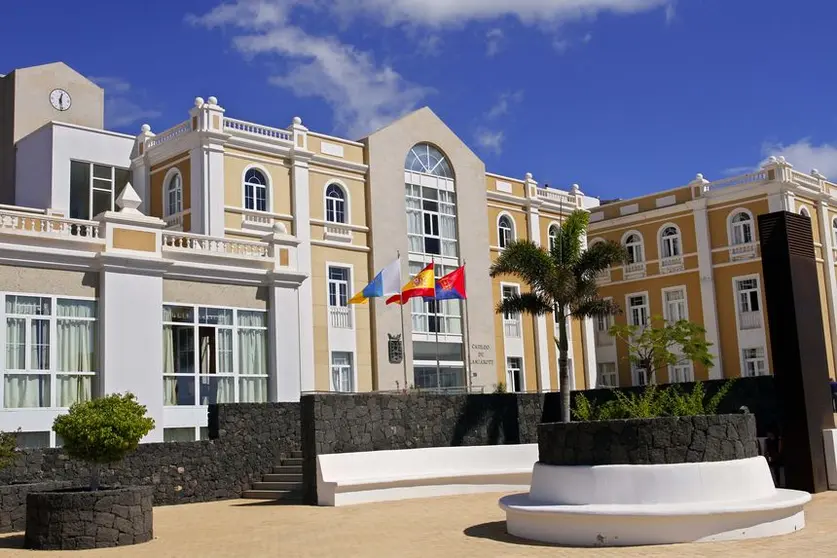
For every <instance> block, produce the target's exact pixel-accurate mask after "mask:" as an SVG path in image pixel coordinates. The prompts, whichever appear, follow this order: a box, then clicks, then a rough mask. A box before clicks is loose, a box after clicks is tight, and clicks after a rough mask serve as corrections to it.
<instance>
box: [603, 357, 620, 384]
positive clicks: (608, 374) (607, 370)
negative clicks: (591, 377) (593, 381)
mask: <svg viewBox="0 0 837 558" xmlns="http://www.w3.org/2000/svg"><path fill="white" fill-rule="evenodd" d="M598 368H599V374H598V383H599V385H598V387H600V388H605V387H619V375H618V374H617V373H616V363H615V362H600V363H599V365H598Z"/></svg>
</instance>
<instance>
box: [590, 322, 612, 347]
mask: <svg viewBox="0 0 837 558" xmlns="http://www.w3.org/2000/svg"><path fill="white" fill-rule="evenodd" d="M593 323H594V324H595V325H596V345H598V346H600V347H605V346H610V345H613V343H614V339H613V336H612V335H611V334H610V328H611V327H613V316H610V315H604V316H596V317H594V318H593Z"/></svg>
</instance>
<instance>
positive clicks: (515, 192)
mask: <svg viewBox="0 0 837 558" xmlns="http://www.w3.org/2000/svg"><path fill="white" fill-rule="evenodd" d="M497 182H507V183H508V184H511V187H512V191H511V192H503V191H500V190H497ZM485 187H486V189H487V190H488V191H489V192H499V193H501V194H506V195H508V196H517V197H518V198H522V197H525V196H526V186H525V184H524V183H523V181H521V180H516V179H513V178H497V177H495V176H488V175H486V177H485Z"/></svg>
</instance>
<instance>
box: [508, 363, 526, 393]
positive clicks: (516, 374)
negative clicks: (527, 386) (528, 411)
mask: <svg viewBox="0 0 837 558" xmlns="http://www.w3.org/2000/svg"><path fill="white" fill-rule="evenodd" d="M522 369H523V364H522V359H521V358H520V357H508V358H507V359H506V388H507V390H508V391H509V392H513V393H517V392H520V391H523V370H522Z"/></svg>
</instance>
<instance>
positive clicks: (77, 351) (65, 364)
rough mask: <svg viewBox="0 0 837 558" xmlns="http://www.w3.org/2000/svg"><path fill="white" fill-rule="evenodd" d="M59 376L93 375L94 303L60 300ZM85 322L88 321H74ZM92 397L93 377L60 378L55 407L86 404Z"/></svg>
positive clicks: (94, 357)
mask: <svg viewBox="0 0 837 558" xmlns="http://www.w3.org/2000/svg"><path fill="white" fill-rule="evenodd" d="M57 313H58V320H57V328H58V339H57V345H58V346H57V351H56V352H57V354H58V372H87V373H93V372H94V371H95V361H96V352H95V343H96V322H94V321H93V320H92V319H91V318H95V317H96V307H95V302H92V301H82V300H59V301H58V307H57ZM73 318H87V319H73ZM92 395H93V376H92V375H89V376H83V375H63V374H61V375H59V376H58V406H59V407H69V406H70V405H72V404H73V403H77V402H80V401H89V400H90V399H91V398H92Z"/></svg>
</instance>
